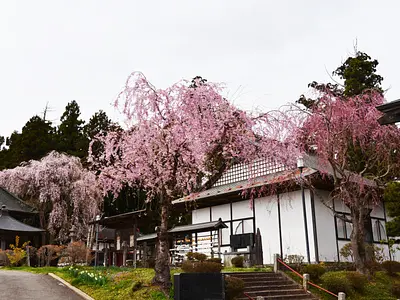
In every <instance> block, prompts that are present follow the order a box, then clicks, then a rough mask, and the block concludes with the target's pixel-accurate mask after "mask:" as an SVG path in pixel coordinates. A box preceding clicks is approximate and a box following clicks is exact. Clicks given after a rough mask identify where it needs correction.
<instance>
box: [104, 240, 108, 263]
mask: <svg viewBox="0 0 400 300" xmlns="http://www.w3.org/2000/svg"><path fill="white" fill-rule="evenodd" d="M104 266H105V267H108V246H107V244H106V243H104Z"/></svg>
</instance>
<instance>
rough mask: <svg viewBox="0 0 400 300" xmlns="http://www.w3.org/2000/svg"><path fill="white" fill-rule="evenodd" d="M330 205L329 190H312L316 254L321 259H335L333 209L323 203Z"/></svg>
mask: <svg viewBox="0 0 400 300" xmlns="http://www.w3.org/2000/svg"><path fill="white" fill-rule="evenodd" d="M323 202H324V203H326V204H327V205H331V204H332V202H331V201H330V200H329V192H328V191H323V190H316V191H315V192H314V204H315V219H316V226H317V240H318V252H319V253H318V254H319V259H320V260H321V261H337V246H336V232H335V218H334V215H333V211H332V210H331V209H329V208H328V207H326V206H325V205H324V204H323Z"/></svg>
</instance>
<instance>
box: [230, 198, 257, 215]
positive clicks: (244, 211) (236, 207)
mask: <svg viewBox="0 0 400 300" xmlns="http://www.w3.org/2000/svg"><path fill="white" fill-rule="evenodd" d="M252 216H253V210H252V209H251V206H250V200H244V201H240V202H235V203H232V217H233V220H235V219H243V218H251V217H252Z"/></svg>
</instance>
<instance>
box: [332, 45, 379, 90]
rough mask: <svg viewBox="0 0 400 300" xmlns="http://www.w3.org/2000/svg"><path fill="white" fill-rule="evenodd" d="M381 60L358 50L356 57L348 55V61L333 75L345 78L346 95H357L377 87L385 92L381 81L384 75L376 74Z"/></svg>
mask: <svg viewBox="0 0 400 300" xmlns="http://www.w3.org/2000/svg"><path fill="white" fill-rule="evenodd" d="M378 64H379V62H378V61H377V60H376V59H374V60H372V59H371V57H370V56H369V55H368V54H366V53H364V52H360V51H357V52H356V54H355V56H354V57H351V56H350V57H348V58H347V59H346V61H345V62H344V63H343V64H342V65H341V66H340V67H339V68H337V69H336V70H335V71H334V72H333V75H338V76H339V78H341V79H344V93H343V94H344V95H345V96H355V95H359V94H361V93H363V92H364V91H365V90H368V89H376V90H378V91H380V92H381V93H383V90H382V88H381V82H382V80H383V77H382V76H380V75H378V74H376V67H377V66H378Z"/></svg>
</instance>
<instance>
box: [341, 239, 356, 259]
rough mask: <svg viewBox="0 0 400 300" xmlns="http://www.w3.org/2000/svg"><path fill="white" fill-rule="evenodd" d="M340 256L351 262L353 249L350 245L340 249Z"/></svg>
mask: <svg viewBox="0 0 400 300" xmlns="http://www.w3.org/2000/svg"><path fill="white" fill-rule="evenodd" d="M339 253H340V255H341V256H343V257H344V258H345V259H346V260H347V261H353V249H352V248H351V243H347V244H345V245H344V246H343V247H342V248H341V249H340V252H339Z"/></svg>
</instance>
